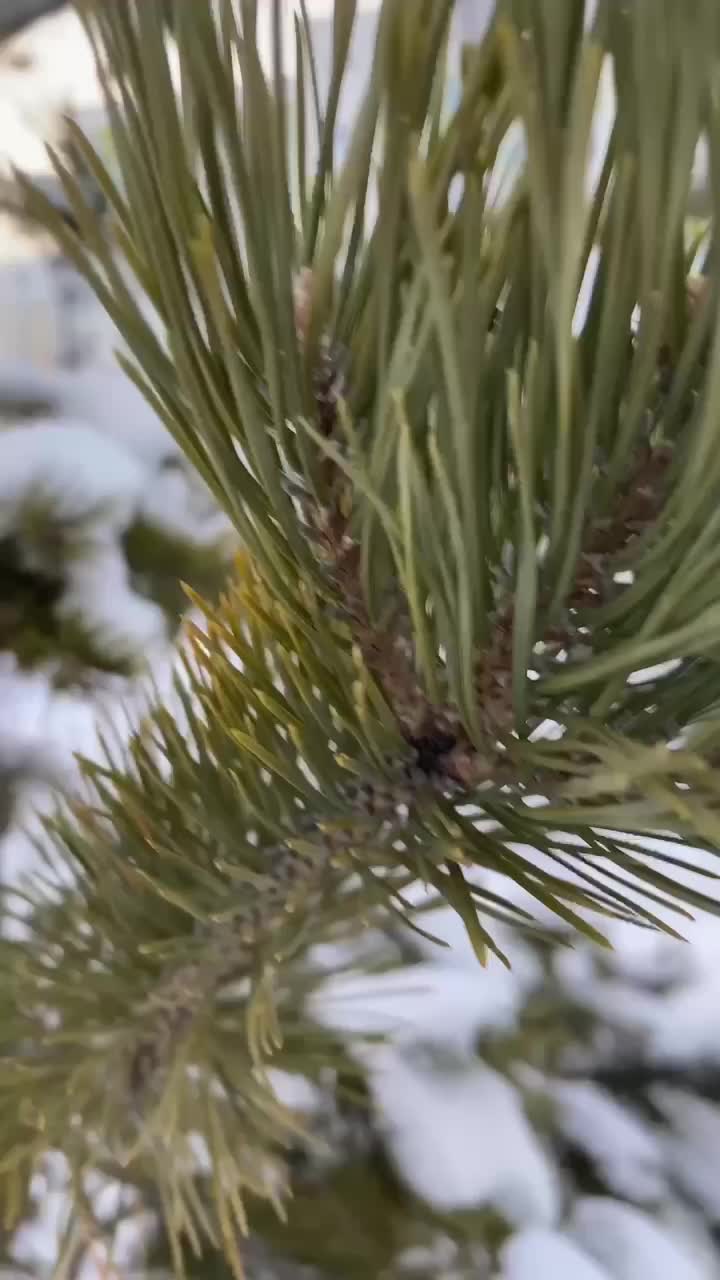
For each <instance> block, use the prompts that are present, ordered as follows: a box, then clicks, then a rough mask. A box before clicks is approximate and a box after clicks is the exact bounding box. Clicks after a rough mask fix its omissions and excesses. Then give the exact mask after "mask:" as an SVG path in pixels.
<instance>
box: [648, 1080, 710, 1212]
mask: <svg viewBox="0 0 720 1280" xmlns="http://www.w3.org/2000/svg"><path fill="white" fill-rule="evenodd" d="M652 1100H653V1102H654V1103H655V1104H656V1105H657V1106H658V1107H659V1108H660V1109H661V1111H662V1112H663V1113H664V1115H665V1116H666V1118H667V1120H668V1122H669V1133H667V1134H666V1135H664V1138H663V1142H664V1146H665V1150H666V1155H667V1159H668V1161H669V1164H670V1167H671V1170H672V1173H673V1175H674V1176H675V1178H676V1179H677V1181H678V1182H679V1183H680V1185H681V1186H682V1188H683V1190H684V1191H686V1192H687V1193H688V1195H689V1196H690V1197H691V1198H692V1199H693V1200H694V1201H695V1202H696V1203H698V1204H700V1205H702V1207H703V1210H704V1211H705V1213H706V1214H707V1216H708V1218H709V1219H710V1221H711V1222H712V1223H718V1222H720V1108H718V1107H717V1106H716V1105H715V1104H714V1103H712V1102H708V1101H707V1100H706V1099H705V1098H702V1097H698V1096H697V1095H695V1094H691V1093H686V1092H685V1091H684V1090H682V1089H673V1088H666V1087H663V1086H656V1087H655V1088H654V1089H653V1090H652Z"/></svg>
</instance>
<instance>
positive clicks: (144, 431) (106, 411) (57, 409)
mask: <svg viewBox="0 0 720 1280" xmlns="http://www.w3.org/2000/svg"><path fill="white" fill-rule="evenodd" d="M115 332H116V337H117V341H116V345H117V346H121V345H122V343H121V340H120V335H119V334H117V331H115ZM3 402H4V403H6V404H12V403H20V404H23V403H25V404H35V403H40V404H47V405H48V406H49V407H50V411H51V413H52V415H53V416H55V417H60V418H63V419H67V418H70V419H74V420H76V421H77V422H79V423H85V424H86V425H92V427H93V428H94V429H95V431H96V432H97V433H99V434H100V435H101V436H106V437H108V439H109V440H110V441H115V442H116V443H119V444H121V445H122V446H123V447H124V448H125V449H126V450H129V451H130V452H131V453H133V454H134V455H136V457H137V458H138V459H139V460H142V461H144V462H146V463H154V464H156V465H157V464H158V463H159V462H161V461H163V460H164V459H165V458H173V457H179V456H180V453H181V451H180V448H179V446H178V445H177V444H176V443H175V441H174V439H173V437H172V436H171V435H170V432H169V431H168V430H167V429H166V427H165V426H164V425H163V423H162V422H161V421H160V419H159V418H158V416H157V414H156V413H155V412H154V411H153V410H152V409H151V408H150V405H149V404H148V402H147V400H146V399H145V397H144V396H143V395H142V394H141V393H140V391H139V390H138V388H137V387H136V386H135V383H134V382H131V380H130V378H128V377H127V375H126V374H125V373H123V371H122V370H121V369H119V368H118V367H117V366H114V367H113V366H111V367H109V368H103V367H95V366H94V365H90V366H88V367H87V368H82V369H72V370H70V369H51V370H42V369H40V368H38V367H36V366H34V365H32V364H28V363H27V362H26V361H21V360H13V361H11V362H10V361H7V360H4V361H2V362H1V363H0V404H2V403H3ZM34 429H36V428H34Z"/></svg>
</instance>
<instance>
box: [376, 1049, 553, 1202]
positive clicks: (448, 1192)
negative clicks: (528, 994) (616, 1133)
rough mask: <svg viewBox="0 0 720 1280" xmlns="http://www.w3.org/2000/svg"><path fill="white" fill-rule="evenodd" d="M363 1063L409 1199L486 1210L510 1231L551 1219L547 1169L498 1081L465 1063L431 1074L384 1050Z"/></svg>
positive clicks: (510, 1092)
mask: <svg viewBox="0 0 720 1280" xmlns="http://www.w3.org/2000/svg"><path fill="white" fill-rule="evenodd" d="M368 1063H369V1069H370V1074H369V1078H370V1086H371V1090H372V1095H373V1098H374V1100H375V1103H376V1105H377V1107H378V1111H379V1114H380V1118H381V1123H382V1124H383V1126H384V1129H385V1136H386V1139H387V1143H388V1150H389V1153H390V1155H391V1157H392V1159H393V1161H394V1163H395V1165H396V1167H397V1170H398V1172H399V1174H400V1176H401V1177H402V1178H403V1179H404V1180H405V1182H406V1183H407V1184H408V1185H409V1186H410V1187H411V1188H412V1190H413V1191H414V1192H415V1194H416V1195H418V1196H420V1197H421V1198H422V1199H423V1200H425V1201H427V1202H428V1203H429V1204H431V1205H433V1206H434V1207H435V1208H436V1209H439V1210H451V1209H461V1208H470V1207H472V1206H473V1205H481V1204H483V1205H492V1206H493V1207H494V1208H495V1209H496V1210H497V1211H498V1212H499V1213H500V1214H501V1215H502V1216H503V1217H504V1218H506V1219H507V1221H508V1222H510V1223H512V1224H513V1225H520V1224H524V1223H540V1224H543V1225H545V1224H548V1223H551V1222H553V1221H554V1220H555V1218H556V1216H557V1213H558V1210H559V1192H558V1186H557V1182H556V1178H555V1175H554V1170H553V1167H552V1165H551V1164H550V1162H549V1160H548V1158H547V1156H546V1155H545V1152H544V1151H543V1149H542V1147H541V1145H540V1143H539V1141H538V1139H537V1137H536V1135H535V1133H534V1132H533V1130H532V1128H531V1127H530V1125H529V1123H528V1121H527V1119H526V1117H525V1114H524V1111H523V1108H522V1104H521V1102H520V1099H519V1097H518V1094H517V1092H516V1090H515V1089H513V1087H512V1086H511V1085H510V1084H508V1082H507V1081H506V1080H504V1079H503V1078H502V1077H501V1076H499V1075H497V1074H496V1072H494V1071H490V1070H488V1069H487V1068H485V1067H482V1066H479V1065H475V1064H472V1065H471V1064H470V1063H469V1062H468V1060H467V1059H466V1058H463V1059H462V1060H461V1061H460V1062H456V1063H455V1064H454V1068H453V1069H452V1070H448V1069H443V1070H439V1069H432V1068H431V1067H430V1066H429V1065H426V1064H424V1063H422V1062H419V1061H418V1060H417V1059H415V1058H412V1057H410V1056H409V1055H406V1054H399V1053H398V1052H397V1051H395V1050H393V1049H392V1048H391V1047H389V1046H385V1047H384V1048H382V1049H378V1050H375V1051H373V1052H371V1053H369V1054H368Z"/></svg>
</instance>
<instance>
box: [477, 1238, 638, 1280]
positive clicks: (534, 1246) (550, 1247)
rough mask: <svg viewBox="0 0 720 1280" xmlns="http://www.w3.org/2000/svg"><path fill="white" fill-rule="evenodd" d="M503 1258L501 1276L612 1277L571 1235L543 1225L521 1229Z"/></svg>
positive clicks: (509, 1279)
mask: <svg viewBox="0 0 720 1280" xmlns="http://www.w3.org/2000/svg"><path fill="white" fill-rule="evenodd" d="M500 1262H501V1265H502V1271H501V1274H500V1280H612V1276H611V1275H610V1272H609V1271H605V1270H604V1269H603V1268H601V1267H599V1266H598V1265H597V1263H596V1262H594V1261H593V1260H592V1258H589V1257H588V1255H587V1254H586V1253H583V1251H582V1250H581V1249H579V1248H578V1247H577V1245H576V1244H574V1243H573V1242H572V1240H568V1238H567V1236H564V1235H561V1234H560V1232H559V1231H544V1230H542V1229H541V1228H540V1227H529V1228H527V1229H526V1230H525V1231H518V1233H517V1235H514V1236H513V1237H512V1238H511V1239H510V1240H509V1241H508V1243H507V1244H506V1245H505V1246H504V1247H503V1249H502V1250H501V1252H500ZM637 1280H640V1277H637Z"/></svg>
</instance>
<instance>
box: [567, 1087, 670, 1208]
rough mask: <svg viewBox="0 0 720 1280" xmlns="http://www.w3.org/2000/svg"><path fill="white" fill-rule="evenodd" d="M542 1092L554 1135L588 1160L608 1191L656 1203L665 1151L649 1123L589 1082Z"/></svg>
mask: <svg viewBox="0 0 720 1280" xmlns="http://www.w3.org/2000/svg"><path fill="white" fill-rule="evenodd" d="M547 1088H548V1092H549V1095H550V1097H551V1098H552V1099H553V1101H554V1103H555V1105H556V1108H557V1122H558V1129H559V1131H560V1132H561V1133H562V1134H564V1135H565V1137H566V1138H568V1139H569V1140H570V1141H571V1142H572V1143H573V1144H574V1145H575V1146H577V1147H580V1148H581V1149H582V1150H584V1151H585V1152H587V1154H588V1155H589V1156H591V1157H592V1159H593V1162H594V1163H595V1164H596V1165H597V1168H598V1171H599V1173H600V1176H601V1177H602V1179H603V1181H604V1182H605V1183H606V1184H607V1186H608V1187H609V1188H610V1189H611V1190H612V1191H616V1192H617V1194H618V1195H621V1196H627V1197H628V1198H629V1199H631V1200H636V1201H650V1202H652V1201H658V1200H660V1199H661V1197H662V1196H663V1195H664V1194H665V1192H666V1191H667V1179H666V1176H665V1172H664V1168H663V1162H664V1156H665V1152H664V1150H663V1145H662V1143H661V1141H660V1139H659V1138H658V1136H657V1134H656V1133H655V1132H654V1131H653V1129H652V1128H651V1126H650V1125H649V1124H648V1123H646V1122H645V1121H643V1120H641V1118H640V1117H639V1116H638V1115H635V1114H634V1113H633V1112H632V1111H630V1110H629V1108H627V1107H624V1106H622V1105H621V1104H620V1103H619V1102H617V1101H616V1100H615V1099H614V1098H613V1097H612V1096H611V1094H609V1093H607V1092H606V1091H605V1090H603V1089H601V1088H599V1087H598V1086H597V1085H595V1084H592V1083H590V1082H589V1081H585V1080H564V1081H563V1080H556V1081H553V1082H551V1083H549V1084H548V1086H547Z"/></svg>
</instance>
